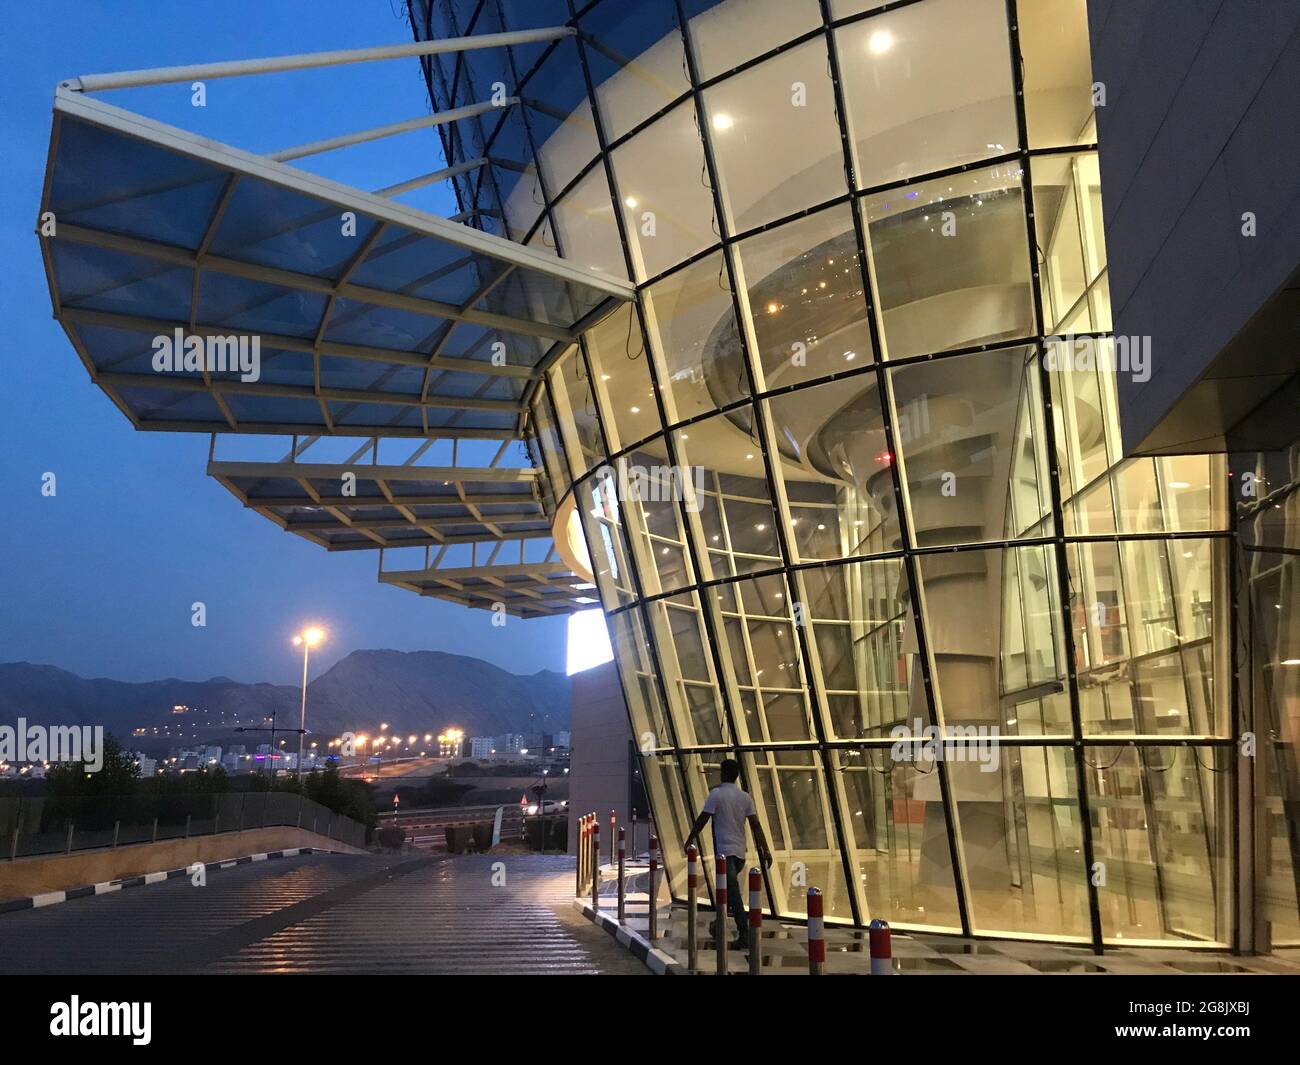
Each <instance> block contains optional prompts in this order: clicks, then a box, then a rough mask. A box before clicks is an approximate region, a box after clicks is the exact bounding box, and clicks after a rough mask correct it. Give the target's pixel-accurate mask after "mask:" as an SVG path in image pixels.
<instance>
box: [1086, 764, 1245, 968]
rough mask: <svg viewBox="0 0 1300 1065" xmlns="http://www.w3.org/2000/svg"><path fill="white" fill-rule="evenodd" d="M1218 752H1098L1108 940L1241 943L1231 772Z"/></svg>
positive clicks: (1095, 796) (1095, 798)
mask: <svg viewBox="0 0 1300 1065" xmlns="http://www.w3.org/2000/svg"><path fill="white" fill-rule="evenodd" d="M1234 757H1235V752H1234V751H1233V750H1232V749H1231V748H1230V747H1229V748H1211V747H1187V748H1183V747H1092V748H1089V749H1088V768H1089V772H1088V789H1089V792H1090V795H1089V799H1088V802H1089V805H1090V807H1091V810H1092V822H1093V824H1092V831H1093V853H1094V856H1095V860H1096V861H1097V862H1098V863H1100V865H1101V872H1102V873H1103V875H1104V879H1101V880H1100V882H1099V883H1098V888H1097V893H1098V896H1099V900H1100V904H1101V922H1102V933H1103V935H1104V936H1105V938H1106V939H1107V940H1110V941H1118V942H1124V941H1128V940H1166V939H1167V940H1176V941H1179V942H1183V943H1187V942H1202V943H1212V942H1218V943H1222V942H1225V941H1226V940H1227V939H1228V938H1229V937H1230V935H1231V925H1230V922H1229V915H1230V914H1231V906H1232V880H1231V861H1230V853H1231V852H1230V846H1229V844H1230V840H1231V825H1230V821H1231V817H1230V810H1231V804H1230V802H1229V797H1228V787H1229V781H1230V779H1231V778H1230V775H1229V773H1228V768H1229V764H1230V761H1231V759H1232V758H1234Z"/></svg>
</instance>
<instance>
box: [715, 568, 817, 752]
mask: <svg viewBox="0 0 1300 1065" xmlns="http://www.w3.org/2000/svg"><path fill="white" fill-rule="evenodd" d="M704 595H705V596H706V597H707V599H708V601H709V603H710V605H711V607H712V608H713V611H714V628H715V630H716V631H718V632H719V633H721V634H722V636H723V637H724V638H723V639H720V640H719V652H720V653H721V655H722V658H723V662H724V668H726V669H729V670H730V673H731V678H732V680H733V681H734V683H735V685H736V687H737V689H738V691H739V693H740V706H741V711H742V713H741V714H740V715H739V718H738V720H737V723H736V725H737V729H738V731H739V732H740V733H741V742H747V743H780V742H790V741H795V742H797V741H800V740H804V741H807V740H813V739H815V738H816V734H815V732H814V729H813V725H812V708H811V706H810V705H809V690H808V681H807V677H806V675H805V673H804V670H803V664H802V660H801V655H800V653H799V646H798V640H797V638H796V628H795V623H794V618H793V615H792V613H791V605H790V604H791V597H790V595H789V590H788V589H787V587H786V582H785V578H784V577H783V576H782V575H781V574H773V575H771V576H767V577H757V578H754V579H752V580H742V581H737V582H736V583H735V584H728V585H723V586H720V587H717V588H711V589H708V590H706V591H705V592H704Z"/></svg>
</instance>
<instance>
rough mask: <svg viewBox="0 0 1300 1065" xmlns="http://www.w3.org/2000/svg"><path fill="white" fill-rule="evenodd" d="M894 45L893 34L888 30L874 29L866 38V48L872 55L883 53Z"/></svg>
mask: <svg viewBox="0 0 1300 1065" xmlns="http://www.w3.org/2000/svg"><path fill="white" fill-rule="evenodd" d="M893 47H894V35H893V34H892V33H890V32H889V31H888V30H876V32H875V33H873V34H872V35H871V36H870V38H868V40H867V50H868V51H869V52H871V54H872V55H884V54H885V53H886V52H888V51H889V50H890V49H891V48H893Z"/></svg>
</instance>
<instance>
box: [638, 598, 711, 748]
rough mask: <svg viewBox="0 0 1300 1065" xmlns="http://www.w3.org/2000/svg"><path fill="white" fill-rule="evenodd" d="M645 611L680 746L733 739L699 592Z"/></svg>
mask: <svg viewBox="0 0 1300 1065" xmlns="http://www.w3.org/2000/svg"><path fill="white" fill-rule="evenodd" d="M646 615H647V618H648V619H649V624H650V629H651V631H652V632H653V634H654V640H655V646H657V647H658V648H659V661H660V664H661V665H662V666H663V671H664V688H665V690H666V691H667V693H668V701H669V704H670V706H671V709H672V715H673V723H674V724H675V726H676V729H677V742H678V744H679V745H681V746H682V747H700V746H716V745H718V744H723V743H729V742H731V736H730V732H731V730H730V729H729V728H728V727H727V723H726V718H725V715H724V713H723V709H722V697H721V694H720V692H719V689H718V680H717V674H716V673H715V671H714V668H713V658H712V656H711V654H710V652H709V648H710V646H711V643H710V640H709V638H708V636H707V635H706V632H705V629H704V618H703V615H702V614H701V612H700V598H699V595H698V594H697V593H695V592H688V593H686V594H684V595H677V596H673V597H672V598H670V599H660V600H658V601H656V602H653V603H649V604H647V605H646Z"/></svg>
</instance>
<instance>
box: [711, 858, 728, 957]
mask: <svg viewBox="0 0 1300 1065" xmlns="http://www.w3.org/2000/svg"><path fill="white" fill-rule="evenodd" d="M713 901H714V906H715V907H716V909H717V911H718V915H717V920H716V921H714V923H713V942H714V945H715V946H716V947H717V966H718V975H719V976H726V975H727V859H726V858H724V857H723V856H722V855H721V854H719V855H718V856H717V859H716V867H715V870H714V879H713Z"/></svg>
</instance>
